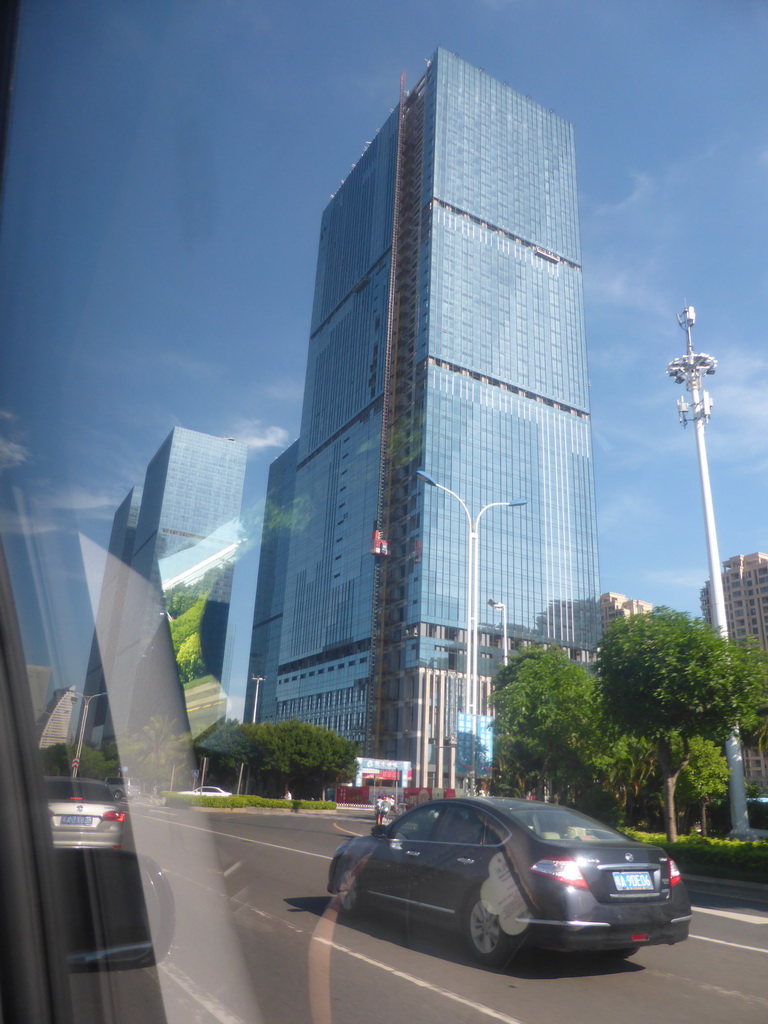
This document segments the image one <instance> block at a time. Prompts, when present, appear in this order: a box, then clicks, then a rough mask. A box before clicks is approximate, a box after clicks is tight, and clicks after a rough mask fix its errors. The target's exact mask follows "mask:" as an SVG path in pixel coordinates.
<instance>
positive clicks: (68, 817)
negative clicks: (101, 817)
mask: <svg viewBox="0 0 768 1024" xmlns="http://www.w3.org/2000/svg"><path fill="white" fill-rule="evenodd" d="M92 823H93V817H92V815H90V814H62V816H61V824H62V825H91V824H92Z"/></svg>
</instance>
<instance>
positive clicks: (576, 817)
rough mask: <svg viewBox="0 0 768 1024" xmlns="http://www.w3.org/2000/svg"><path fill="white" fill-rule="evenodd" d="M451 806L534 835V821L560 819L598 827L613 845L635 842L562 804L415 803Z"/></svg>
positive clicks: (488, 799) (489, 799)
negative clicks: (477, 812)
mask: <svg viewBox="0 0 768 1024" xmlns="http://www.w3.org/2000/svg"><path fill="white" fill-rule="evenodd" d="M452 803H459V804H462V805H464V806H466V805H468V804H469V805H471V806H473V807H476V808H477V809H478V810H483V809H485V810H486V811H491V812H492V813H494V814H498V815H499V816H501V817H502V818H508V819H509V818H511V819H512V821H514V822H515V823H516V824H517V825H518V826H522V827H526V826H527V827H528V828H531V829H533V830H534V831H535V832H539V829H540V828H541V827H542V824H537V825H534V822H536V821H538V822H541V819H542V818H543V817H545V816H546V818H548V819H549V820H550V821H552V820H553V819H556V818H560V820H561V821H562V819H567V820H568V822H569V823H570V824H578V825H581V824H582V823H583V824H584V825H585V826H587V827H588V826H590V825H592V826H599V828H600V829H601V830H604V832H605V833H606V835H605V837H604V838H605V839H606V840H608V841H611V842H613V841H614V839H615V841H616V842H624V843H627V844H628V845H635V843H636V840H634V839H631V838H630V837H629V836H625V835H623V834H622V833H621V832H618V831H617V830H616V829H615V828H613V827H612V826H611V825H607V824H605V823H604V822H602V821H599V820H598V819H596V818H592V817H590V816H589V815H588V814H584V813H583V812H581V811H577V810H576V809H575V808H573V807H568V806H567V805H566V804H551V803H546V802H544V801H542V800H522V799H520V798H516V797H500V796H483V797H480V796H457V797H448V798H443V799H438V800H429V801H426V802H425V803H423V804H419V805H418V806H419V807H426V806H428V805H431V806H445V805H446V804H452ZM543 827H544V828H545V829H546V828H547V825H543ZM608 833H610V836H608V835H607V834H608Z"/></svg>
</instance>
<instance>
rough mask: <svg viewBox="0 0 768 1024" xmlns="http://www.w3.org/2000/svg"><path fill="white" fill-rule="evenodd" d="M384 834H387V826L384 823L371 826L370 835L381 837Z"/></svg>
mask: <svg viewBox="0 0 768 1024" xmlns="http://www.w3.org/2000/svg"><path fill="white" fill-rule="evenodd" d="M386 834H387V826H386V825H374V826H373V828H372V829H371V835H372V836H375V837H376V838H377V839H381V838H382V837H383V836H385V835H386Z"/></svg>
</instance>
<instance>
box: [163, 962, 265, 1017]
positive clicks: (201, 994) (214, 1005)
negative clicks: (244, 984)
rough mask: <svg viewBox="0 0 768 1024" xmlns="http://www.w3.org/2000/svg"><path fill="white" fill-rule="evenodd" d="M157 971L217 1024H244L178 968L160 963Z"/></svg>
mask: <svg viewBox="0 0 768 1024" xmlns="http://www.w3.org/2000/svg"><path fill="white" fill-rule="evenodd" d="M158 970H160V971H162V973H163V974H165V975H167V976H168V977H169V978H170V979H171V980H172V981H175V982H176V984H177V985H178V986H179V988H182V989H183V990H184V991H185V992H186V993H187V995H188V996H191V998H192V999H194V1000H195V1002H196V1003H198V1004H199V1005H200V1006H202V1007H203V1009H204V1010H207V1011H208V1013H210V1015H211V1016H212V1017H213V1018H214V1019H215V1020H217V1021H219V1024H245V1021H244V1020H243V1019H242V1017H236V1016H235V1015H234V1014H233V1013H230V1012H229V1010H227V1009H226V1007H224V1006H222V1005H221V1003H220V1002H218V1000H216V999H214V998H213V996H212V995H210V993H208V992H206V991H205V990H204V989H202V988H200V986H199V985H198V984H196V983H195V982H194V981H192V979H191V978H189V977H187V975H186V974H185V973H184V972H183V971H180V970H179V968H178V967H175V966H174V965H173V964H169V963H162V964H158Z"/></svg>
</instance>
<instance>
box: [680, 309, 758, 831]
mask: <svg viewBox="0 0 768 1024" xmlns="http://www.w3.org/2000/svg"><path fill="white" fill-rule="evenodd" d="M677 322H678V323H679V324H680V326H681V327H682V329H683V330H684V331H685V333H686V338H687V346H686V353H685V355H684V356H680V357H679V358H678V359H673V360H672V362H671V363H670V364H669V366H668V367H667V373H668V374H669V376H670V377H672V378H673V380H674V381H675V383H676V384H684V385H685V387H686V390H687V391H688V392H689V393H690V395H691V401H690V402H687V401H686V400H685V396H683V397H682V398H681V399H680V400H679V402H678V403H677V411H678V414H679V416H680V422H681V423H682V425H683V426H686V425H687V423H688V419H689V418H690V419H692V420H693V424H694V428H695V433H696V452H697V455H698V460H699V479H700V481H701V499H702V503H703V505H704V529H705V532H706V537H707V555H708V558H709V587H710V597H711V601H710V607H711V609H712V625H713V626H714V627H715V629H717V630H719V632H720V633H721V634H722V636H725V637H727V636H728V625H727V621H726V617H725V597H724V595H723V578H722V565H721V562H720V553H719V551H718V547H717V531H716V529H715V512H714V507H713V505H712V487H711V485H710V481H709V464H708V461H707V447H706V441H705V436H704V431H705V426H706V424H707V422H708V421H709V416H710V412H711V411H712V400H711V398H710V397H709V395H708V394H707V392H706V391H704V390H703V389H702V386H701V382H702V378H703V377H705V376H707V375H711V374H713V373H714V372H715V370H716V368H717V360H716V359H713V358H712V356H708V355H707V354H706V353H705V352H698V353H697V352H694V351H693V340H692V338H691V328H692V327H693V325H694V324H695V323H696V312H695V310H694V308H693V306H686V307H685V309H684V310H683V312H682V313H678V316H677ZM725 756H726V759H727V761H728V769H729V777H728V791H729V796H730V804H731V835H733V836H735V837H739V836H746V835H747V834H748V833H749V815H748V813H747V795H746V791H745V787H744V764H743V761H742V756H741V741H740V739H739V733H738V729H737V728H734V729H733V731H732V732H731V734H730V736H729V737H728V739H727V741H726V744H725Z"/></svg>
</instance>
